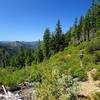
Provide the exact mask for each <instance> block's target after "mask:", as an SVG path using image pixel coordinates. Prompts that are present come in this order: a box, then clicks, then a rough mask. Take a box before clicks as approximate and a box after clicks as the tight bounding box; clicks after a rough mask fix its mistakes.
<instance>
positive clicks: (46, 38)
mask: <svg viewBox="0 0 100 100" xmlns="http://www.w3.org/2000/svg"><path fill="white" fill-rule="evenodd" d="M43 51H44V57H45V59H48V58H49V57H50V30H49V29H48V28H47V29H46V30H45V32H44V36H43Z"/></svg>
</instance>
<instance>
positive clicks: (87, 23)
mask: <svg viewBox="0 0 100 100" xmlns="http://www.w3.org/2000/svg"><path fill="white" fill-rule="evenodd" d="M90 16H91V12H90V9H89V10H88V12H87V13H86V16H85V19H84V30H85V33H84V36H85V37H84V39H85V40H86V39H87V40H90V30H91V27H90V26H91V23H90Z"/></svg>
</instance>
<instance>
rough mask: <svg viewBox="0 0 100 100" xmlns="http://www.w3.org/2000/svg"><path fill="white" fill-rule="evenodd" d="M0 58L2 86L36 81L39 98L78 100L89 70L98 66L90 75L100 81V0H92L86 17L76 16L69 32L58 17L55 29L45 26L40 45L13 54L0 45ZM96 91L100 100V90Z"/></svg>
mask: <svg viewBox="0 0 100 100" xmlns="http://www.w3.org/2000/svg"><path fill="white" fill-rule="evenodd" d="M9 52H11V53H9ZM0 57H1V58H0V85H2V84H4V85H6V86H15V85H18V84H20V83H22V82H26V81H28V82H33V83H34V87H35V96H34V97H35V99H36V100H74V99H75V98H76V99H75V100H77V98H78V96H79V94H80V83H82V82H85V81H88V75H87V73H88V71H91V70H92V69H96V72H95V73H93V74H92V75H91V76H92V77H93V79H94V81H96V80H98V81H99V82H100V1H99V0H98V1H96V0H92V1H91V6H90V8H89V9H88V11H87V13H86V14H85V16H81V17H80V19H77V18H75V22H74V23H73V25H72V26H71V27H70V29H69V30H68V31H67V32H66V33H63V32H62V26H61V23H60V20H58V22H57V24H56V27H55V30H54V32H51V31H50V29H49V28H46V29H45V31H44V35H43V40H42V41H39V42H38V47H37V48H35V49H31V48H28V49H27V48H23V47H21V48H20V49H19V50H18V51H17V52H16V53H14V52H13V50H12V51H11V48H9V49H8V48H6V47H5V48H4V47H0ZM91 88H92V87H91ZM94 94H95V95H94V98H95V99H94V100H99V99H98V98H100V93H94ZM89 98H91V96H87V97H86V98H85V99H84V100H91V99H89Z"/></svg>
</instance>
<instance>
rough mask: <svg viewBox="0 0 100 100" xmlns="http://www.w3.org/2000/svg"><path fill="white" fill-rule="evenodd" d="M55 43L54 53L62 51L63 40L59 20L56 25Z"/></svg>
mask: <svg viewBox="0 0 100 100" xmlns="http://www.w3.org/2000/svg"><path fill="white" fill-rule="evenodd" d="M55 42H56V52H58V51H62V50H63V49H64V43H65V40H64V36H63V33H62V28H61V24H60V20H58V22H57V24H56V30H55Z"/></svg>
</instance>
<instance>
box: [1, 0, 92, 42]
mask: <svg viewBox="0 0 100 100" xmlns="http://www.w3.org/2000/svg"><path fill="white" fill-rule="evenodd" d="M90 1H91V0H0V41H17V40H18V41H37V40H39V39H42V36H43V32H44V30H45V28H47V27H49V28H50V30H51V31H54V29H55V25H56V22H57V20H58V19H60V21H61V24H62V29H63V32H66V31H67V30H68V29H69V27H70V26H71V25H72V24H73V22H74V19H75V18H76V17H78V18H79V17H80V16H81V15H84V14H85V13H86V11H87V9H88V8H89V6H90Z"/></svg>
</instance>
